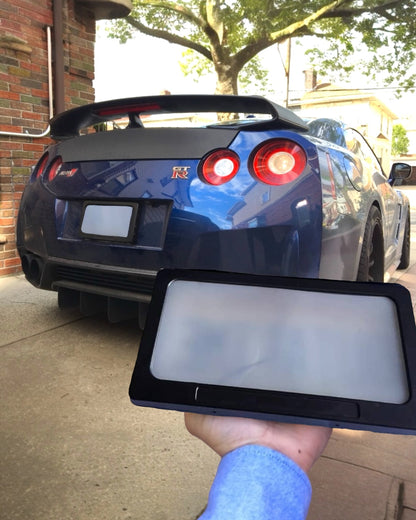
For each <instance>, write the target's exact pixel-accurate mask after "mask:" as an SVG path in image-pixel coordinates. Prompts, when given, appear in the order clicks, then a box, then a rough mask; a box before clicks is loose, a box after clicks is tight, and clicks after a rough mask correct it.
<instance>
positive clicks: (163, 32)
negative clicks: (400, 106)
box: [110, 0, 416, 93]
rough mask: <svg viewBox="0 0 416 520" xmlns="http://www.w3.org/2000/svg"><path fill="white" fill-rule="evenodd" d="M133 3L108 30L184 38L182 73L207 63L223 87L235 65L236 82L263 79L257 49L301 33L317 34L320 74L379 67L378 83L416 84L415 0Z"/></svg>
mask: <svg viewBox="0 0 416 520" xmlns="http://www.w3.org/2000/svg"><path fill="white" fill-rule="evenodd" d="M133 6H134V9H133V11H132V13H131V14H130V16H128V17H127V18H126V19H122V20H117V21H114V22H113V24H112V28H111V30H110V37H113V38H118V39H119V40H120V41H121V42H125V41H127V40H128V39H129V38H131V37H132V36H133V34H134V31H135V30H138V31H141V32H143V33H145V34H148V35H151V36H155V37H158V38H163V39H165V40H167V41H169V42H171V43H176V44H180V45H183V46H185V47H187V48H189V49H192V51H193V52H192V53H188V52H187V53H186V57H187V58H189V60H190V61H189V62H188V63H186V61H185V62H184V63H183V64H182V67H183V71H184V73H185V74H190V73H191V71H193V74H194V75H200V74H204V73H205V72H206V71H208V70H209V69H210V68H211V70H212V67H213V68H214V70H215V72H216V74H217V77H218V83H219V84H221V83H222V84H223V85H225V84H227V87H226V88H227V89H234V90H235V89H236V88H237V87H236V85H237V77H238V76H239V74H240V73H241V74H242V75H240V77H239V80H240V84H244V82H245V81H247V80H246V79H244V73H242V71H245V72H246V73H248V74H249V75H250V80H249V81H251V82H252V81H253V80H255V81H256V82H258V83H259V85H263V86H264V85H265V80H266V76H267V73H266V71H264V70H262V66H261V62H260V61H259V60H258V59H256V56H257V55H258V53H259V52H261V51H262V50H264V49H266V48H267V47H269V46H271V45H273V44H276V43H279V42H282V41H284V40H285V39H287V38H288V37H291V38H303V37H306V36H313V37H314V38H313V39H312V41H314V42H315V43H314V44H313V48H310V49H309V50H308V55H309V58H310V60H311V64H312V65H313V66H314V67H315V68H316V70H317V71H319V72H321V73H323V74H325V75H328V76H330V75H331V74H332V75H333V76H335V77H336V78H337V79H338V80H339V79H342V78H348V77H349V76H350V75H351V73H352V72H353V71H357V70H360V71H361V72H362V73H365V74H367V75H368V76H369V78H371V79H373V80H374V81H375V79H376V76H377V78H379V77H380V74H381V78H382V83H383V85H389V84H395V85H399V86H401V87H402V88H404V89H409V88H412V87H414V86H415V84H416V72H415V67H414V64H415V60H416V16H415V12H416V9H415V8H416V0H390V1H386V0H309V1H307V2H306V1H305V0H274V1H273V0H175V1H173V0H133ZM195 53H197V54H196V55H195ZM196 56H198V57H199V60H198V63H197V58H196ZM253 60H254V61H253ZM230 85H231V86H230ZM230 93H231V92H230ZM233 93H236V92H233Z"/></svg>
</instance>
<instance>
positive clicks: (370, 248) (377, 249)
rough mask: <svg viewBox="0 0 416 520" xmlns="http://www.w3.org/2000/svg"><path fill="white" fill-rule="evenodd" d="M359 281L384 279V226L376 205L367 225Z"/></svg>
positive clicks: (380, 280) (359, 267) (372, 209)
mask: <svg viewBox="0 0 416 520" xmlns="http://www.w3.org/2000/svg"><path fill="white" fill-rule="evenodd" d="M357 281H358V282H383V281H384V239H383V226H382V222H381V213H380V210H379V209H378V208H376V207H375V206H372V208H371V210H370V213H369V215H368V219H367V223H366V226H365V231H364V238H363V246H362V249H361V256H360V263H359V265H358V274H357Z"/></svg>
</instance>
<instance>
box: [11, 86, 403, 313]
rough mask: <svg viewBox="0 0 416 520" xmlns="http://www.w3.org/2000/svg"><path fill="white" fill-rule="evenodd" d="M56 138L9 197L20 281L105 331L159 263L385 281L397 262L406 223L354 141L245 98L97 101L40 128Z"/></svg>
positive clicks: (388, 181)
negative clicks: (103, 323) (100, 317)
mask: <svg viewBox="0 0 416 520" xmlns="http://www.w3.org/2000/svg"><path fill="white" fill-rule="evenodd" d="M51 136H52V137H53V138H54V140H55V141H56V143H55V144H53V145H51V146H50V147H49V148H48V149H47V150H46V152H45V153H44V155H43V156H42V157H41V159H40V160H39V162H38V164H37V165H36V166H35V167H34V169H33V172H32V175H31V178H30V180H29V183H28V185H27V187H26V189H25V191H24V194H23V198H22V201H21V206H20V211H19V218H18V224H17V244H18V249H19V253H20V256H21V259H22V267H23V271H24V273H25V275H26V277H27V279H28V280H29V281H30V282H31V283H32V284H34V285H35V286H36V287H39V288H41V289H49V290H55V291H57V292H58V301H59V304H60V305H61V306H69V305H80V308H81V311H82V312H84V313H86V314H91V313H95V312H97V311H101V310H106V311H107V312H108V317H109V319H110V321H118V320H120V319H125V318H130V317H132V316H137V314H138V315H139V317H141V318H140V321H142V317H143V316H144V315H145V312H146V306H147V304H148V302H149V300H150V298H151V294H152V287H153V283H154V277H155V275H156V273H157V272H158V271H159V270H160V269H162V268H166V267H169V268H185V269H186V268H189V269H190V268H192V269H208V270H220V271H230V272H238V273H254V274H267V275H280V276H295V277H312V278H315V277H320V278H329V279H341V280H364V281H367V280H374V281H383V280H385V279H387V278H388V276H389V275H390V274H391V273H392V272H393V271H394V270H395V269H396V268H397V267H402V268H405V267H407V266H408V264H409V251H410V214H409V203H408V200H407V199H406V197H405V196H404V195H403V194H402V193H401V192H400V191H396V189H394V185H395V184H400V183H401V180H402V179H404V178H406V177H407V176H408V175H409V174H410V167H409V166H408V165H406V164H402V163H396V164H393V166H392V169H391V171H390V172H389V173H388V174H386V173H385V172H384V171H383V169H382V167H381V166H380V163H379V161H378V160H377V157H376V156H375V155H374V153H373V152H372V150H371V148H370V147H369V145H368V144H367V142H366V141H365V139H364V138H363V137H362V136H361V135H360V134H359V133H358V132H356V131H355V130H353V129H351V128H348V127H346V126H344V125H343V124H342V123H340V122H337V121H334V120H330V119H318V120H312V121H307V122H305V121H304V120H302V119H301V118H300V117H298V116H297V115H296V114H294V113H293V112H291V111H289V110H288V109H286V108H283V107H281V106H279V105H276V104H274V103H272V102H270V101H268V100H266V99H264V98H262V97H256V96H253V97H251V96H208V95H203V96H200V95H194V96H183V95H171V96H152V97H141V98H129V99H119V100H114V101H105V102H100V103H94V104H90V105H86V106H82V107H79V108H75V109H72V110H69V111H66V112H64V113H62V114H59V115H58V116H56V117H55V118H54V119H53V120H52V121H51Z"/></svg>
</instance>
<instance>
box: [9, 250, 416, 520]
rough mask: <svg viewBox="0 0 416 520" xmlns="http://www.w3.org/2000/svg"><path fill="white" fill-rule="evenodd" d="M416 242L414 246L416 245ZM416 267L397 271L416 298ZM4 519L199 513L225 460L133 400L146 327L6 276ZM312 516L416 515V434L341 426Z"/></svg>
mask: <svg viewBox="0 0 416 520" xmlns="http://www.w3.org/2000/svg"><path fill="white" fill-rule="evenodd" d="M415 246H416V243H413V249H415V248H416V247H415ZM412 258H413V262H414V264H413V265H412V266H411V267H410V268H409V269H408V270H407V271H405V272H398V273H396V274H395V278H394V280H393V281H398V282H399V283H401V284H402V285H404V286H406V287H407V288H408V289H409V291H410V293H411V295H412V297H413V301H414V303H415V306H416V251H414V252H413V256H412ZM0 316H1V320H2V321H0V347H1V348H0V354H1V358H0V359H1V363H0V392H1V395H2V422H1V424H2V426H1V429H0V446H1V448H0V450H1V456H0V481H2V483H0V504H1V506H0V510H1V513H0V518H2V519H3V518H4V519H6V518H7V520H13V519H14V520H57V519H58V518H59V520H97V519H100V520H193V519H194V518H196V516H197V514H198V513H199V512H200V511H201V510H202V509H203V507H204V506H205V504H206V499H207V493H208V491H209V487H210V484H211V482H212V479H213V477H214V474H215V471H216V467H217V464H218V459H217V457H216V455H215V454H213V452H212V451H211V450H209V449H208V448H206V447H204V446H203V445H202V444H201V443H200V442H199V441H197V440H195V439H192V438H191V437H190V436H189V434H187V432H186V431H185V429H184V425H183V418H182V416H181V414H178V413H176V412H167V411H160V410H152V409H140V408H138V407H133V406H132V405H131V404H130V402H129V400H128V397H127V388H128V383H129V380H130V376H131V371H132V368H133V364H134V361H135V357H136V354H137V345H138V343H139V340H140V334H139V332H138V330H137V326H135V325H110V324H108V323H106V322H105V321H104V320H103V321H100V320H98V319H95V318H88V319H87V318H83V317H81V316H79V314H78V313H77V312H76V311H64V312H63V311H59V310H58V309H57V306H56V295H54V294H53V293H49V292H46V291H38V290H36V289H34V288H33V287H32V286H30V284H28V283H27V282H26V281H25V280H24V277H23V276H17V277H11V278H5V279H3V280H0ZM311 481H312V486H313V497H312V503H311V507H310V512H309V515H308V520H393V519H395V520H416V436H402V435H387V434H378V433H377V434H376V433H371V432H362V431H352V430H336V431H334V433H333V435H332V438H331V440H330V442H329V444H328V447H327V449H326V450H325V452H324V454H323V456H322V457H321V458H320V460H319V461H318V462H317V464H316V465H315V467H314V468H313V470H312V473H311Z"/></svg>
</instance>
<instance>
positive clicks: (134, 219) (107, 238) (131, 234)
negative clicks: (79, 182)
mask: <svg viewBox="0 0 416 520" xmlns="http://www.w3.org/2000/svg"><path fill="white" fill-rule="evenodd" d="M88 206H110V207H117V206H129V207H131V208H132V212H131V217H130V224H129V230H128V234H127V236H126V237H119V236H112V235H95V234H93V233H84V232H83V231H82V230H81V228H82V223H83V221H84V215H85V211H86V209H87V207H88ZM138 211H139V205H138V204H137V202H114V201H109V202H102V201H98V202H97V201H94V200H87V201H85V202H84V203H83V205H82V213H81V220H80V224H79V234H80V236H81V237H83V238H89V239H92V240H100V241H101V242H122V243H132V242H133V239H134V235H135V230H136V222H137V215H138Z"/></svg>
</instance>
